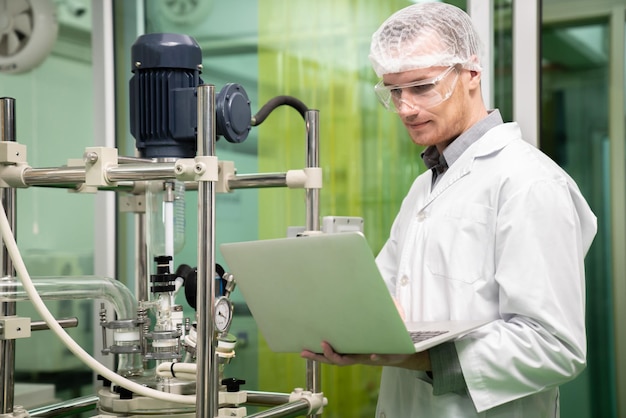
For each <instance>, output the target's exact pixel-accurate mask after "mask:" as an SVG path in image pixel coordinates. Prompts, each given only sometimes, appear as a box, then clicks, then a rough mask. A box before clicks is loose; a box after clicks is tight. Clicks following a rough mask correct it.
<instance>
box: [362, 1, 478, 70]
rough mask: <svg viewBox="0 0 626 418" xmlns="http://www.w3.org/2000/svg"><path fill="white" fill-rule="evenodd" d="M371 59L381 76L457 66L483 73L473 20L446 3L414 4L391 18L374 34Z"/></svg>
mask: <svg viewBox="0 0 626 418" xmlns="http://www.w3.org/2000/svg"><path fill="white" fill-rule="evenodd" d="M369 59H370V61H371V62H372V66H373V68H374V71H375V72H376V74H377V75H378V76H379V77H382V76H383V75H384V74H389V73H399V72H403V71H409V70H415V69H418V68H428V67H439V66H441V67H446V66H450V65H455V64H461V65H462V66H463V67H464V68H467V69H469V70H476V71H481V70H482V68H481V66H480V40H479V38H478V34H477V33H476V30H475V29H474V26H473V25H472V21H471V20H470V18H469V16H468V15H467V13H465V12H464V11H463V10H461V9H459V8H458V7H455V6H452V5H449V4H445V3H420V4H414V5H411V6H408V7H405V8H404V9H401V10H399V11H397V12H396V13H394V14H393V15H391V16H390V17H389V18H388V19H387V20H386V21H385V22H383V24H382V25H381V26H380V28H378V30H377V31H376V32H374V34H373V35H372V43H371V46H370V55H369Z"/></svg>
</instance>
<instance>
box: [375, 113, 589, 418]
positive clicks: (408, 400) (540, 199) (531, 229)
mask: <svg viewBox="0 0 626 418" xmlns="http://www.w3.org/2000/svg"><path fill="white" fill-rule="evenodd" d="M431 181H432V174H431V172H430V171H427V172H426V173H424V174H422V175H420V176H419V177H418V178H417V179H416V180H415V182H414V184H413V186H412V187H411V190H410V191H409V193H408V195H407V196H406V197H405V199H404V201H403V203H402V207H401V209H400V212H399V214H398V216H397V218H396V220H395V221H394V224H393V226H392V229H391V233H390V237H389V240H388V241H387V243H386V244H385V245H384V247H383V248H382V250H381V252H380V253H379V255H378V257H377V264H378V266H379V268H380V270H381V273H382V275H383V277H384V279H385V281H386V282H387V285H388V287H389V290H390V292H391V293H392V295H393V296H394V297H395V298H396V299H397V300H398V302H399V303H400V305H401V307H402V309H403V310H404V313H405V315H406V320H407V321H422V320H447V319H452V320H455V319H483V318H488V319H493V322H491V323H489V324H487V325H485V326H483V327H481V328H480V329H479V330H477V331H475V332H472V333H470V334H469V335H467V336H465V337H463V338H461V339H458V340H457V341H456V342H455V346H456V350H457V353H458V356H459V361H460V363H461V367H462V369H463V375H464V377H465V380H466V383H467V388H468V390H467V392H463V393H460V394H457V393H449V394H445V395H441V396H433V395H432V384H431V382H432V381H431V380H430V379H429V378H428V376H427V375H426V374H425V373H422V372H413V371H410V370H405V369H400V368H391V367H386V368H385V369H384V370H383V376H382V380H381V388H380V394H379V402H378V408H377V417H380V418H383V417H385V418H408V417H424V418H427V417H432V418H444V417H445V418H447V417H506V418H515V417H524V418H527V417H529V418H543V417H558V416H559V410H558V408H559V407H558V396H559V395H558V385H559V384H562V383H564V382H566V381H568V380H570V379H572V378H573V377H575V376H576V375H578V373H580V372H581V371H582V370H583V369H584V367H585V365H586V335H585V303H584V301H585V284H584V264H583V258H584V256H585V254H586V252H587V250H588V249H589V246H590V245H591V242H592V240H593V237H594V236H595V233H596V228H597V226H596V217H595V216H594V214H593V213H592V212H591V210H590V208H589V206H588V205H587V203H586V202H585V200H584V198H583V197H582V196H581V194H580V192H579V190H578V188H577V186H576V185H575V183H574V182H573V180H572V179H571V178H570V177H569V176H568V175H567V174H566V173H565V172H564V171H563V170H562V169H561V168H559V167H558V166H557V165H556V164H555V163H554V162H553V161H551V160H550V159H549V158H548V157H546V156H545V155H544V154H542V153H541V152H540V151H539V150H537V149H536V148H535V147H533V146H532V145H530V144H528V143H526V142H525V141H523V140H522V138H521V133H520V130H519V127H518V125H517V124H516V123H507V124H503V125H499V126H497V127H495V128H493V129H491V130H489V131H488V132H487V133H486V134H485V135H484V136H483V137H482V138H481V139H479V140H478V141H477V142H475V143H474V144H472V145H471V146H470V147H469V148H468V149H467V150H466V151H465V152H464V153H463V154H462V155H461V157H460V158H459V159H458V160H457V161H456V162H455V163H454V164H452V166H451V167H450V168H449V169H448V171H447V172H446V173H445V175H444V176H443V177H442V178H441V180H440V181H439V183H438V184H437V185H436V186H435V187H434V189H432V191H431Z"/></svg>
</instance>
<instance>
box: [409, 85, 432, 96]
mask: <svg viewBox="0 0 626 418" xmlns="http://www.w3.org/2000/svg"><path fill="white" fill-rule="evenodd" d="M434 87H435V83H428V84H421V85H419V86H414V87H411V93H413V94H418V95H419V94H425V93H428V92H429V91H431V90H432V89H433V88H434Z"/></svg>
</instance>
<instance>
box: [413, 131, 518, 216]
mask: <svg viewBox="0 0 626 418" xmlns="http://www.w3.org/2000/svg"><path fill="white" fill-rule="evenodd" d="M521 138H522V134H521V131H520V128H519V125H518V124H517V123H515V122H510V123H504V124H501V125H498V126H496V127H494V128H492V129H490V130H489V131H487V133H485V135H483V136H482V137H481V138H480V139H479V140H478V141H476V142H474V143H473V144H472V145H470V146H469V147H468V148H467V150H465V152H464V153H463V154H461V156H460V157H459V158H458V160H456V161H455V162H454V164H452V165H451V166H450V167H449V168H448V170H447V171H446V173H445V175H444V176H443V178H442V179H441V180H440V181H439V183H437V184H436V185H435V187H434V188H433V189H432V191H431V192H430V193H425V194H423V195H425V196H428V197H427V198H426V201H425V202H424V205H423V206H422V208H421V209H424V208H425V207H426V206H428V205H429V204H430V203H431V202H432V201H434V200H435V199H436V198H437V197H439V196H441V195H442V194H443V193H444V192H445V191H446V190H447V189H448V188H449V187H450V186H452V185H453V184H454V183H456V182H457V181H458V180H460V179H461V178H463V177H465V176H466V175H468V174H469V173H470V172H471V171H472V166H473V164H474V161H475V160H476V159H479V158H485V157H488V156H489V155H492V154H494V153H497V152H498V151H500V150H501V149H503V148H504V147H506V146H507V145H508V144H509V143H511V142H512V141H515V140H518V139H521ZM431 175H432V174H431ZM425 184H430V183H428V182H425Z"/></svg>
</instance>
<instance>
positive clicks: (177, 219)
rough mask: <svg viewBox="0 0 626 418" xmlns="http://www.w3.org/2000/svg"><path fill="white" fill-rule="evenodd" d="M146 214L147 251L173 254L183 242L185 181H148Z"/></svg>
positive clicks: (180, 247)
mask: <svg viewBox="0 0 626 418" xmlns="http://www.w3.org/2000/svg"><path fill="white" fill-rule="evenodd" d="M146 215H147V218H148V222H147V223H148V231H146V232H147V233H148V234H149V237H148V244H149V246H150V252H151V253H152V255H169V256H172V257H173V256H174V254H176V253H178V252H179V251H180V250H181V249H182V248H183V246H184V245H185V183H183V182H181V181H174V180H172V181H165V182H164V181H152V182H150V183H149V185H148V188H147V191H146ZM150 261H151V260H150Z"/></svg>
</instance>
